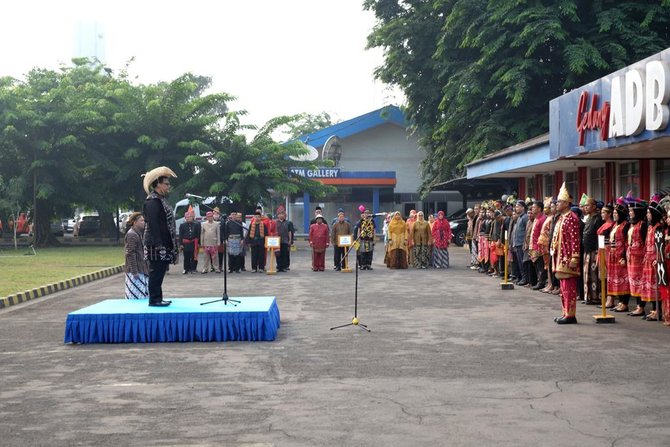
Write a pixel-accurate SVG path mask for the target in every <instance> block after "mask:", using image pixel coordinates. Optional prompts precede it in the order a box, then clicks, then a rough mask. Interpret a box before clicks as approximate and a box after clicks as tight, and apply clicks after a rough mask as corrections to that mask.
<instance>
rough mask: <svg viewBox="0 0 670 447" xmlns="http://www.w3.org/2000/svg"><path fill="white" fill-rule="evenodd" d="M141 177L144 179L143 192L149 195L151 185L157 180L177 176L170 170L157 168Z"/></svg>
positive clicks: (164, 167) (162, 167)
mask: <svg viewBox="0 0 670 447" xmlns="http://www.w3.org/2000/svg"><path fill="white" fill-rule="evenodd" d="M142 177H144V182H143V186H144V191H146V193H147V194H151V184H152V183H153V182H154V181H155V180H158V179H159V178H161V177H174V178H177V174H175V173H174V171H172V169H170V168H168V167H167V166H159V167H157V168H154V169H152V170H151V171H149V172H147V173H146V174H142Z"/></svg>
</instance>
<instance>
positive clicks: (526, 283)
mask: <svg viewBox="0 0 670 447" xmlns="http://www.w3.org/2000/svg"><path fill="white" fill-rule="evenodd" d="M516 285H517V286H521V287H523V286H527V285H528V282H527V281H519V282H518V283H516Z"/></svg>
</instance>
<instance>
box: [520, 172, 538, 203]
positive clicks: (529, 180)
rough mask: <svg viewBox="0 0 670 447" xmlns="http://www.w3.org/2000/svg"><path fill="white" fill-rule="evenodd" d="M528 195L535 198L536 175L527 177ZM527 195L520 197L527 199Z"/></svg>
mask: <svg viewBox="0 0 670 447" xmlns="http://www.w3.org/2000/svg"><path fill="white" fill-rule="evenodd" d="M526 197H532V198H535V177H530V178H526ZM526 197H520V198H521V199H525V198H526Z"/></svg>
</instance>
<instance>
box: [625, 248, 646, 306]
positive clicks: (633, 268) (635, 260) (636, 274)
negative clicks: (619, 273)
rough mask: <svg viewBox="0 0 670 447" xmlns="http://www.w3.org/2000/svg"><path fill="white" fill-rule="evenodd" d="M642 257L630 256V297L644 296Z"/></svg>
mask: <svg viewBox="0 0 670 447" xmlns="http://www.w3.org/2000/svg"><path fill="white" fill-rule="evenodd" d="M642 258H643V257H642V256H636V255H628V283H629V284H630V296H634V297H641V296H642Z"/></svg>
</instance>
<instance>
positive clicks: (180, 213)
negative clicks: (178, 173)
mask: <svg viewBox="0 0 670 447" xmlns="http://www.w3.org/2000/svg"><path fill="white" fill-rule="evenodd" d="M215 199H216V198H215V197H205V198H204V199H195V200H193V199H183V200H180V201H179V202H177V203H176V204H175V206H174V218H175V224H176V226H177V231H179V225H181V224H182V223H184V214H186V211H187V210H188V206H189V204H190V205H191V206H192V207H193V212H194V213H195V219H194V220H195V221H196V222H202V221H204V220H207V219H206V217H205V215H206V214H207V211H213V210H214V208H216V207H218V208H219V210H220V212H221V214H227V210H228V209H229V208H230V204H232V203H233V202H232V200H230V199H228V198H227V197H224V198H223V200H224V203H221V202H217V201H216V200H215ZM189 200H193V202H192V203H191V202H189ZM233 210H235V208H233ZM253 217H254V215H253V214H246V215H245V216H244V221H245V222H246V224H247V225H249V223H250V222H251V220H252V219H253Z"/></svg>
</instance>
